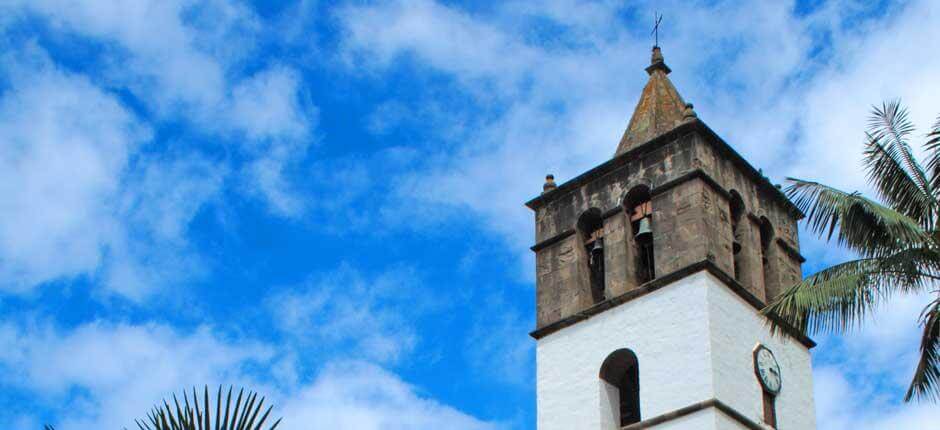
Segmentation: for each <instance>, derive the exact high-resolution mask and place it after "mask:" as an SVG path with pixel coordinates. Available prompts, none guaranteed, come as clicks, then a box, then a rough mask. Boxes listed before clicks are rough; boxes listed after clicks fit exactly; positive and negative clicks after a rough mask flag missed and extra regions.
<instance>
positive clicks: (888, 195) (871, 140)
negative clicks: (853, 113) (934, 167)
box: [864, 134, 936, 228]
mask: <svg viewBox="0 0 940 430" xmlns="http://www.w3.org/2000/svg"><path fill="white" fill-rule="evenodd" d="M902 152H904V151H902V150H899V148H898V146H888V147H886V146H885V145H883V144H882V143H881V141H879V140H878V139H876V138H875V137H874V136H872V135H871V134H868V141H867V142H866V144H865V152H864V154H865V167H866V170H868V180H869V182H871V183H872V184H873V185H874V186H875V187H876V189H877V190H878V195H879V197H881V198H882V199H883V200H884V201H886V202H888V204H889V205H890V206H891V207H892V208H894V209H895V210H897V211H898V212H901V213H903V214H905V215H907V216H908V217H910V218H912V219H914V220H916V221H918V223H920V225H921V226H923V227H924V228H930V227H931V223H932V220H933V216H932V214H933V212H934V208H935V206H936V202H935V200H934V196H933V195H932V193H931V192H930V189H929V188H928V189H925V188H924V187H923V186H922V185H921V184H920V183H918V181H916V180H915V179H914V178H912V177H911V175H910V173H909V172H908V170H907V169H906V168H905V167H904V163H905V161H904V158H905V157H904V155H903V154H901V153H902ZM924 181H926V178H925V179H924Z"/></svg>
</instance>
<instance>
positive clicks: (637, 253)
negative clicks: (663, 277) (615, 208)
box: [622, 183, 656, 285]
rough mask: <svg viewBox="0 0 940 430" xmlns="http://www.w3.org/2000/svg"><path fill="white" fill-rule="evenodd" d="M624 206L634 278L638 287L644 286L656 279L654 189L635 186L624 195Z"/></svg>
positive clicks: (643, 184) (641, 184)
mask: <svg viewBox="0 0 940 430" xmlns="http://www.w3.org/2000/svg"><path fill="white" fill-rule="evenodd" d="M622 205H623V211H624V214H625V215H626V219H627V225H628V226H629V228H628V229H627V235H626V236H627V240H626V242H627V244H628V247H630V248H631V249H630V250H631V251H632V252H630V253H629V254H630V255H632V256H633V258H632V260H633V261H632V262H631V267H632V268H633V274H634V276H633V278H634V279H635V281H636V283H637V284H638V285H639V284H644V283H646V282H649V281H652V280H653V279H655V278H656V262H655V255H654V252H653V250H654V244H653V237H654V236H655V235H654V230H655V225H654V223H653V210H654V208H653V199H652V189H651V188H650V186H649V185H648V184H646V183H640V184H637V185H635V186H633V187H632V188H630V190H629V191H627V193H626V194H624V197H623V200H622Z"/></svg>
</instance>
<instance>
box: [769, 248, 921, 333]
mask: <svg viewBox="0 0 940 430" xmlns="http://www.w3.org/2000/svg"><path fill="white" fill-rule="evenodd" d="M936 259H937V255H936V254H935V253H934V251H932V250H930V249H927V248H920V249H910V250H904V251H901V252H898V253H896V254H894V255H891V256H888V257H881V258H863V259H858V260H852V261H848V262H845V263H841V264H837V265H835V266H832V267H829V268H827V269H824V270H821V271H819V272H817V273H815V274H813V275H812V276H809V277H807V278H806V279H804V280H803V281H802V282H800V283H799V284H796V285H794V286H792V287H790V288H788V289H787V290H786V291H784V292H783V293H782V294H781V295H780V296H778V297H777V298H776V299H775V300H774V302H773V303H771V304H770V305H769V306H767V307H766V308H765V309H764V310H763V312H764V314H766V315H774V316H776V317H778V318H780V319H781V320H783V321H785V322H786V323H787V324H789V325H791V326H793V327H794V328H796V329H798V330H800V331H802V332H804V333H818V332H830V333H844V332H847V331H849V330H850V329H852V328H855V327H858V326H859V325H860V324H861V323H862V322H864V320H865V317H866V316H868V315H869V314H870V313H871V311H872V310H874V309H875V308H876V307H877V306H878V305H879V304H881V303H882V302H883V301H884V300H885V299H887V298H888V297H889V296H891V295H892V294H895V293H911V292H916V291H922V290H924V289H926V288H927V286H928V285H930V282H931V281H932V280H934V279H936V273H937V267H936V266H937V263H936ZM779 328H780V327H778V325H777V324H776V322H774V321H773V319H771V329H772V330H774V331H776V330H778V329H779Z"/></svg>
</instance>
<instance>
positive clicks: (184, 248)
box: [0, 0, 317, 300]
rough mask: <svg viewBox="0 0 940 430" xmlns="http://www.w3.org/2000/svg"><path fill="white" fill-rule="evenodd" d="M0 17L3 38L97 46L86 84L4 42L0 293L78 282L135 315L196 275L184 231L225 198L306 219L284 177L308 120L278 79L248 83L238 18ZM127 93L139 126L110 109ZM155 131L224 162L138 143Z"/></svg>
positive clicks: (289, 80)
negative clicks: (175, 132) (44, 35)
mask: <svg viewBox="0 0 940 430" xmlns="http://www.w3.org/2000/svg"><path fill="white" fill-rule="evenodd" d="M0 12H2V13H4V15H6V16H9V17H11V18H10V19H8V20H4V27H3V28H2V30H6V28H7V27H6V26H9V25H12V24H11V23H14V22H16V21H17V20H18V19H19V18H21V17H26V16H29V17H35V18H38V20H39V21H42V22H45V23H47V24H48V25H49V28H50V29H51V30H52V31H53V32H54V33H56V34H57V35H58V36H61V37H63V38H79V39H82V40H91V41H94V42H97V43H98V45H97V48H96V49H98V51H97V52H96V54H98V55H97V56H92V57H91V58H94V59H96V61H97V64H96V66H97V67H96V68H95V69H94V70H95V72H96V74H95V76H84V75H80V74H78V73H77V72H64V71H61V70H60V69H59V66H58V65H57V64H55V61H56V58H55V56H54V55H49V54H47V53H46V52H45V51H43V49H42V48H39V47H37V46H36V43H35V42H25V43H21V42H16V40H18V39H9V40H7V41H6V42H5V43H7V44H9V43H13V45H8V47H9V48H10V49H9V50H8V51H7V53H6V55H5V56H4V57H3V62H2V65H0V66H2V67H0V72H2V77H3V78H4V79H6V80H7V81H9V83H10V84H11V89H10V90H9V91H7V92H6V93H3V94H2V95H0V97H2V98H0V138H2V139H3V140H4V141H10V142H13V143H12V144H9V145H4V146H3V148H2V149H0V163H2V164H0V167H2V170H3V172H2V173H0V178H3V179H4V181H3V184H2V185H0V190H3V191H4V192H5V194H6V195H8V196H10V198H9V199H5V200H4V202H3V203H0V205H3V206H2V209H3V214H2V215H0V277H2V280H0V288H3V289H5V290H9V291H19V292H23V291H30V290H32V289H33V288H34V287H35V286H37V285H39V284H42V283H45V282H48V281H52V280H57V279H68V278H74V277H78V276H88V277H91V278H93V279H95V280H100V281H101V283H102V284H104V286H105V290H107V291H108V292H111V293H114V292H116V293H119V294H120V295H123V296H125V297H129V298H131V299H135V300H139V299H142V298H144V297H146V296H148V295H149V294H150V293H153V292H155V291H158V290H160V289H161V288H163V287H165V286H166V285H167V284H171V283H173V282H176V281H180V280H183V279H189V278H192V277H193V276H198V275H200V274H201V273H205V267H204V266H205V265H204V264H203V263H204V262H203V261H201V260H200V257H199V255H198V253H197V252H195V250H194V249H193V248H192V247H191V246H190V244H189V241H188V234H187V233H188V232H187V229H188V227H189V224H190V221H192V220H193V219H194V218H195V216H196V215H197V214H198V213H199V211H200V210H202V209H203V208H204V207H206V205H207V204H209V203H212V202H218V198H219V197H220V196H221V195H222V191H223V189H224V187H226V186H232V187H234V188H235V190H237V191H241V192H243V193H245V194H246V195H249V196H255V197H257V198H258V199H259V200H260V201H262V202H264V203H265V204H266V206H267V207H268V208H270V210H271V212H273V213H275V214H277V215H279V216H288V217H297V216H299V215H301V214H302V213H303V212H304V211H305V210H307V208H308V205H307V204H306V203H305V202H304V201H303V199H302V198H301V190H298V189H297V187H296V186H295V184H294V182H293V176H292V173H294V171H293V170H296V169H297V166H299V163H301V162H302V161H304V160H305V156H306V151H307V149H308V148H309V146H310V144H311V141H312V135H313V129H314V128H315V125H316V124H315V122H316V113H317V112H316V108H315V107H314V106H313V105H312V103H310V102H309V100H308V99H307V98H306V97H305V96H304V94H303V92H302V89H301V87H302V81H301V75H300V74H299V73H298V72H297V71H296V70H294V69H293V68H291V67H289V66H286V65H283V64H270V65H269V64H264V63H262V64H260V66H263V67H261V68H260V69H258V70H257V71H256V72H254V73H253V74H251V75H245V72H244V70H242V69H243V67H244V65H243V63H244V61H245V60H247V59H249V58H250V57H249V56H250V54H251V53H252V51H253V49H254V48H253V45H254V43H255V42H254V39H255V38H256V37H257V36H258V35H259V34H260V33H261V32H262V31H264V30H265V29H264V28H262V27H261V24H260V22H259V20H258V18H257V17H256V16H255V15H254V14H253V12H252V11H251V10H249V9H248V8H247V7H246V6H245V5H243V4H241V3H238V2H232V1H228V0H213V1H209V2H193V1H189V0H179V1H177V0H173V1H150V0H135V1H132V2H97V1H85V0H77V1H59V0H44V1H36V2H20V1H15V2H13V3H6V4H4V5H3V6H0ZM125 89H126V90H128V91H129V92H130V93H131V94H132V95H133V97H134V98H135V99H136V100H137V101H139V102H140V106H142V110H143V111H144V112H143V113H142V114H141V115H137V114H136V113H135V112H134V111H133V110H132V109H131V108H129V107H127V106H125V105H124V103H122V99H121V97H122V95H121V94H120V91H122V90H125ZM115 90H116V91H115ZM168 124H169V125H172V126H174V127H176V126H182V128H184V129H186V128H187V127H189V128H191V129H192V132H191V133H189V134H188V136H196V137H205V138H206V139H205V140H206V141H210V142H211V141H220V142H222V144H225V145H232V148H234V151H230V150H228V149H226V153H227V154H229V155H228V156H226V157H225V158H224V159H218V158H216V159H212V160H210V159H207V158H206V156H205V155H202V154H203V152H202V151H203V149H205V148H201V147H199V146H197V145H195V144H193V143H192V142H190V141H189V138H187V139H186V140H185V141H174V140H169V141H162V142H154V141H152V136H151V132H150V130H151V129H158V128H160V127H162V126H164V125H168ZM154 144H157V145H159V147H160V148H159V149H160V150H159V151H157V152H158V153H162V154H163V155H154V154H155V152H154V151H152V149H154V146H156V145H154ZM209 145H211V144H209ZM210 152H211V151H210ZM229 176H234V177H235V178H236V179H237V180H234V181H228V180H227V179H228V177H229ZM171 268H172V269H171Z"/></svg>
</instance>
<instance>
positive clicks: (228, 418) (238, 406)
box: [134, 387, 281, 430]
mask: <svg viewBox="0 0 940 430" xmlns="http://www.w3.org/2000/svg"><path fill="white" fill-rule="evenodd" d="M223 406H224V407H225V414H224V415H222V414H221V411H222V408H223ZM211 409H212V407H211V403H210V402H209V388H208V387H206V388H205V389H204V390H203V396H202V399H201V400H200V398H199V396H198V395H197V393H196V389H195V388H193V391H192V394H191V395H190V394H187V393H186V392H183V404H182V405H180V403H179V400H178V398H177V397H176V395H173V405H172V406H171V405H170V404H169V402H167V401H166V400H164V401H163V406H162V407H161V406H154V408H153V409H152V410H151V411H150V412H149V413H148V414H147V417H146V418H145V419H142V420H134V422H135V423H136V424H137V427H138V429H139V430H213V429H214V430H265V429H266V430H274V429H276V428H277V426H278V424H280V423H281V420H280V419H278V420H276V421H274V423H273V424H271V425H270V427H265V423H266V422H267V420H268V417H269V416H270V414H271V409H272V407H271V406H268V407H267V409H265V408H264V397H262V398H261V399H260V400H259V399H258V394H257V393H254V392H251V391H248V392H245V390H244V389H240V390H239V391H238V397H237V398H236V399H235V402H234V404H233V403H232V388H231V387H229V389H228V394H227V395H226V400H225V402H224V405H223V401H222V387H219V390H218V392H217V394H216V402H215V424H213V423H212V420H211V419H210V417H211V416H212V411H211ZM262 410H264V413H263V414H261V416H260V418H259V416H258V414H259V413H260V412H261V411H262ZM229 411H232V413H231V415H230V414H229Z"/></svg>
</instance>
